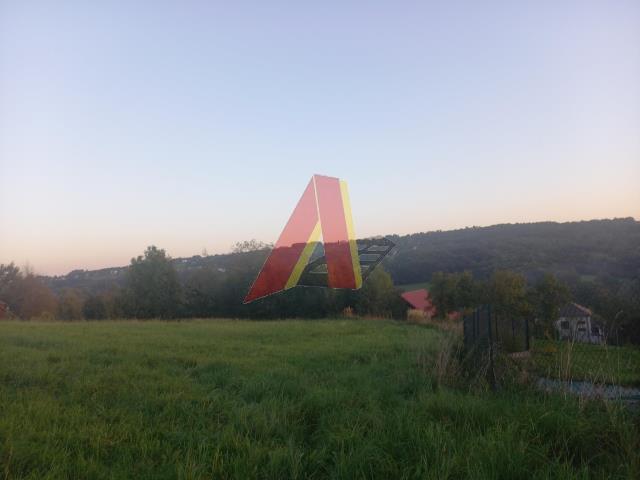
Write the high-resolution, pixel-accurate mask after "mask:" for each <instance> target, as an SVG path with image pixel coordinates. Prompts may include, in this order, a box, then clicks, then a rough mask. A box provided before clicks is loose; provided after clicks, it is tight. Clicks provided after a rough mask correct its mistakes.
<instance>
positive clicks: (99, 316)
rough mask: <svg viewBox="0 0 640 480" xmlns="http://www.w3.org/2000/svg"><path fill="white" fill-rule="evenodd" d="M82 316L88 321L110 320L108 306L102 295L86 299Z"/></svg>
mask: <svg viewBox="0 0 640 480" xmlns="http://www.w3.org/2000/svg"><path fill="white" fill-rule="evenodd" d="M82 314H83V315H84V318H86V319H87V320H104V319H106V318H108V313H107V306H106V305H105V301H104V299H103V298H102V296H101V295H92V296H90V297H89V298H87V299H86V301H85V302H84V305H83V308H82Z"/></svg>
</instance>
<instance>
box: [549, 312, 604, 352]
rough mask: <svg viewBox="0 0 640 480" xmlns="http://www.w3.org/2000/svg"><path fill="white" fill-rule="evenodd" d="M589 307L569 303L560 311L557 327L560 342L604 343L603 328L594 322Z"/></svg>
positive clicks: (556, 322)
mask: <svg viewBox="0 0 640 480" xmlns="http://www.w3.org/2000/svg"><path fill="white" fill-rule="evenodd" d="M591 317H592V313H591V310H589V309H588V308H587V307H583V306H582V305H578V304H577V303H568V304H566V305H565V306H564V307H562V308H561V309H560V312H559V316H558V320H556V321H555V327H556V330H557V332H558V335H559V337H560V340H573V341H575V342H582V343H604V331H603V329H602V327H601V326H600V325H599V324H598V323H596V322H595V321H594V320H592V318H591Z"/></svg>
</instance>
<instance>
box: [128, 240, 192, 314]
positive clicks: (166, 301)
mask: <svg viewBox="0 0 640 480" xmlns="http://www.w3.org/2000/svg"><path fill="white" fill-rule="evenodd" d="M180 293H181V292H180V283H179V282H178V275H177V273H176V270H175V268H174V266H173V264H172V263H171V258H170V257H168V256H167V254H166V253H165V251H164V250H162V249H159V248H157V247H155V246H150V247H148V248H147V249H146V250H145V252H144V256H138V257H137V258H132V259H131V265H130V266H129V269H128V272H127V291H126V295H127V300H128V305H127V310H128V312H127V313H129V314H130V315H132V316H133V317H135V318H173V317H175V316H176V315H177V313H178V311H179V307H180Z"/></svg>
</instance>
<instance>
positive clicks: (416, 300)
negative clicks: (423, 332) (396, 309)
mask: <svg viewBox="0 0 640 480" xmlns="http://www.w3.org/2000/svg"><path fill="white" fill-rule="evenodd" d="M400 296H401V297H402V299H403V300H404V301H405V302H406V304H407V305H408V306H409V308H412V309H414V310H421V311H423V312H424V313H425V315H427V316H428V317H429V318H431V317H435V315H436V307H435V305H434V304H433V302H432V301H431V295H429V291H428V290H427V289H426V288H421V289H419V290H411V291H410V292H404V293H402V294H401V295H400Z"/></svg>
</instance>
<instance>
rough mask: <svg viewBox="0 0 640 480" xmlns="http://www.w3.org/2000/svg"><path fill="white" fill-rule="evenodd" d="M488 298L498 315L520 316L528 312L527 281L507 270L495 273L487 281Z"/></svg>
mask: <svg viewBox="0 0 640 480" xmlns="http://www.w3.org/2000/svg"><path fill="white" fill-rule="evenodd" d="M488 298H489V302H490V303H491V305H492V307H493V308H494V310H495V312H496V313H498V314H501V315H508V316H522V315H526V314H528V313H529V312H530V304H529V302H528V300H527V281H526V279H525V278H524V276H523V275H521V274H519V273H516V272H511V271H509V270H499V271H497V272H495V273H494V274H493V275H492V276H491V279H490V280H489V284H488Z"/></svg>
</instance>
